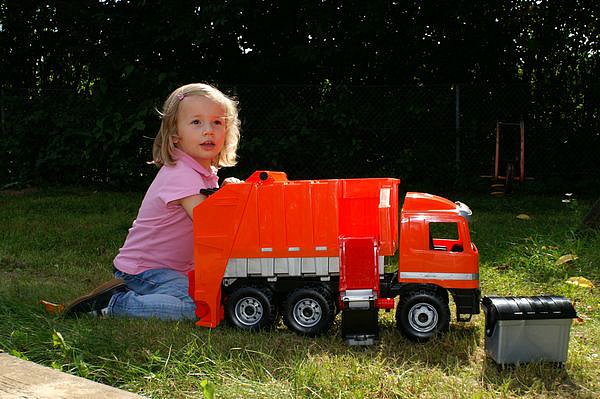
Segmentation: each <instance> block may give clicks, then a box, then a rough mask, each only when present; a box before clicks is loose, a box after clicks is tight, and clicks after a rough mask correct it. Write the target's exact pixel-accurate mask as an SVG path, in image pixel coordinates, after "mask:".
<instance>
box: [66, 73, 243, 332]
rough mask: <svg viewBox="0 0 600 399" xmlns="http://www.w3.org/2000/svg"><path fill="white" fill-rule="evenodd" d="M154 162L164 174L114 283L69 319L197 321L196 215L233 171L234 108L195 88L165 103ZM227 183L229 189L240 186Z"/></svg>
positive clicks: (78, 303)
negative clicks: (192, 291) (222, 174)
mask: <svg viewBox="0 0 600 399" xmlns="http://www.w3.org/2000/svg"><path fill="white" fill-rule="evenodd" d="M160 115H161V118H162V122H161V126H160V130H159V131H158V134H157V135H156V138H155V139H154V146H153V149H152V155H153V160H154V163H155V164H156V165H158V166H159V167H160V170H159V171H158V174H157V175H156V177H155V178H154V181H153V182H152V184H151V185H150V188H148V191H147V193H146V195H145V197H144V200H143V201H142V205H141V206H140V210H139V213H138V215H137V219H136V220H134V222H133V225H132V227H131V228H130V229H129V233H128V235H127V239H126V240H125V244H124V245H123V247H122V248H121V249H120V250H119V254H118V255H117V257H116V258H115V260H114V267H115V277H116V279H115V280H112V281H110V282H108V283H106V284H104V285H102V286H100V287H98V288H97V289H96V290H94V291H92V292H91V293H90V294H88V295H85V296H83V297H81V298H78V299H77V300H75V301H73V302H72V303H71V304H70V305H68V306H67V307H66V308H65V311H64V314H65V315H73V314H78V313H85V312H88V313H92V314H97V315H108V316H130V317H143V318H150V317H157V318H160V319H166V320H179V319H190V320H193V319H195V314H194V311H195V305H194V302H193V300H192V298H190V296H189V294H188V278H187V273H188V272H189V271H190V270H192V269H193V225H192V219H191V218H192V210H193V209H194V207H195V206H196V205H198V204H199V203H200V202H202V200H204V199H205V198H206V197H205V196H203V195H202V194H200V193H199V192H200V189H207V188H214V187H217V185H218V177H217V167H219V166H233V165H235V163H236V151H237V146H238V141H239V138H240V133H239V126H240V121H239V119H238V110H237V103H236V102H235V101H234V100H232V99H231V98H229V97H227V96H226V95H224V94H223V93H221V92H220V91H219V90H217V89H216V88H214V87H212V86H209V85H206V84H201V83H194V84H189V85H185V86H182V87H180V88H178V89H176V90H175V91H173V92H172V93H171V94H170V95H169V96H168V97H167V99H166V101H165V103H164V106H163V110H162V113H161V114H160ZM236 181H238V180H237V179H226V181H225V182H224V184H226V183H230V182H236Z"/></svg>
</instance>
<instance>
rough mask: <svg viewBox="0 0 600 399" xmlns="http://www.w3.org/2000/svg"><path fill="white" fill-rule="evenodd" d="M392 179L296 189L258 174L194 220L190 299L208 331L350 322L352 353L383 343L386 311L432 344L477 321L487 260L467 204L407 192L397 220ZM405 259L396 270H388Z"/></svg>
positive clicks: (231, 187)
mask: <svg viewBox="0 0 600 399" xmlns="http://www.w3.org/2000/svg"><path fill="white" fill-rule="evenodd" d="M399 183H400V180H398V179H392V178H367V179H334V180H299V181H290V180H288V179H287V176H286V175H285V173H282V172H269V171H258V172H255V173H254V174H252V176H250V177H249V178H248V179H247V180H246V181H245V182H243V183H240V184H228V185H226V186H223V187H221V188H220V189H218V190H217V191H216V192H215V193H214V194H212V195H210V196H209V197H208V198H207V199H206V200H204V201H203V202H202V203H201V204H200V205H198V206H197V207H196V208H195V209H194V245H195V249H194V251H195V270H194V272H192V273H190V294H191V296H192V298H193V299H194V301H195V303H196V315H197V317H198V321H197V323H196V324H198V325H200V326H205V327H210V328H214V327H216V326H217V325H218V324H219V323H220V322H221V321H222V320H223V319H224V318H225V319H227V321H228V322H230V323H231V324H233V325H234V326H236V327H238V328H241V329H245V330H259V329H264V328H269V327H272V326H273V325H274V324H275V323H276V322H277V320H278V317H279V316H280V315H281V316H282V317H283V321H284V323H285V325H286V326H287V327H288V328H289V329H290V330H292V331H295V332H297V333H299V334H302V335H308V336H315V335H318V334H321V333H324V332H326V331H327V330H328V329H329V328H330V327H331V325H332V323H333V320H334V317H335V315H336V314H337V313H338V312H340V311H341V312H342V335H343V337H344V339H345V340H346V342H348V343H349V344H353V345H368V344H371V343H373V342H374V341H375V340H377V338H378V313H379V309H386V310H387V311H390V310H391V309H393V308H394V306H395V304H396V303H395V300H394V298H396V297H399V301H398V305H397V307H396V322H397V326H398V328H399V330H400V331H401V332H402V333H403V334H404V335H405V336H406V337H407V338H409V339H411V340H415V341H426V340H428V339H429V338H431V337H432V336H433V335H434V334H436V333H438V332H442V331H445V330H447V329H448V327H449V323H450V308H449V306H448V303H449V294H450V295H452V297H453V300H454V303H455V305H456V317H457V319H458V320H459V321H466V320H469V319H470V316H471V315H472V314H476V313H479V297H480V291H479V254H478V252H477V247H476V246H475V244H473V243H472V242H471V240H470V236H469V229H468V220H469V218H470V215H471V211H470V210H469V208H468V207H467V206H465V205H464V204H462V203H459V202H457V203H454V202H451V201H449V200H447V199H444V198H441V197H438V196H435V195H430V194H423V193H410V192H409V193H407V194H406V197H405V198H404V204H403V207H402V212H401V213H400V220H398V217H399V215H398V185H399ZM397 251H398V252H399V256H398V268H397V270H394V271H389V272H386V271H385V270H384V259H385V257H390V256H393V255H395V254H396V252H397Z"/></svg>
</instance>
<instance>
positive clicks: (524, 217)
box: [517, 213, 531, 220]
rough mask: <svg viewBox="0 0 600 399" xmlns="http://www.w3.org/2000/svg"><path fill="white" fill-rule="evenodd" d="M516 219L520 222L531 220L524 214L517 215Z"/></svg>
mask: <svg viewBox="0 0 600 399" xmlns="http://www.w3.org/2000/svg"><path fill="white" fill-rule="evenodd" d="M517 219H521V220H529V219H531V218H530V217H529V215H527V214H525V213H520V214H518V215H517Z"/></svg>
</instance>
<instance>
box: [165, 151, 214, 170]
mask: <svg viewBox="0 0 600 399" xmlns="http://www.w3.org/2000/svg"><path fill="white" fill-rule="evenodd" d="M173 158H175V161H177V162H183V163H184V164H185V165H187V166H189V167H190V168H192V169H194V170H195V171H196V172H198V173H200V174H201V175H203V176H206V177H213V176H216V175H217V170H218V169H217V168H216V167H214V166H211V167H210V169H206V168H205V167H204V166H202V165H200V164H199V163H198V162H196V160H195V159H194V158H192V157H191V156H189V155H188V154H186V153H185V152H183V151H181V150H180V149H179V148H175V149H174V151H173Z"/></svg>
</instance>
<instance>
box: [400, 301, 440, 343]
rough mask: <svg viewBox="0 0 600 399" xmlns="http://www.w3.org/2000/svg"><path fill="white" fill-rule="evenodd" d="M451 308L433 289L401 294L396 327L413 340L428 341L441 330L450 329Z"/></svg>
mask: <svg viewBox="0 0 600 399" xmlns="http://www.w3.org/2000/svg"><path fill="white" fill-rule="evenodd" d="M449 326H450V308H449V307H448V302H447V301H446V300H444V298H443V297H442V296H440V295H439V294H436V293H435V292H433V291H428V290H420V291H412V292H409V293H407V294H404V295H401V296H400V304H399V305H398V308H397V309H396V327H397V328H398V329H399V330H400V332H401V333H402V334H403V335H404V336H405V337H406V338H408V339H410V340H411V341H416V342H426V341H428V340H429V339H430V338H431V337H433V336H434V335H436V334H437V333H439V332H444V331H448V328H449Z"/></svg>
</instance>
